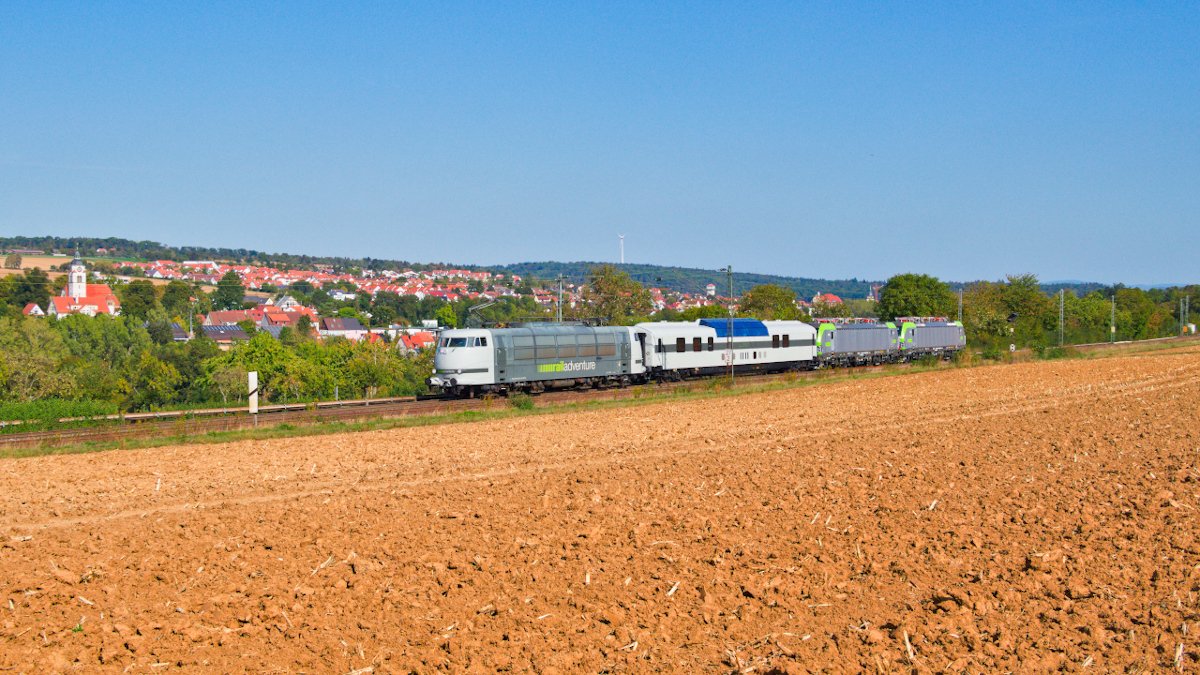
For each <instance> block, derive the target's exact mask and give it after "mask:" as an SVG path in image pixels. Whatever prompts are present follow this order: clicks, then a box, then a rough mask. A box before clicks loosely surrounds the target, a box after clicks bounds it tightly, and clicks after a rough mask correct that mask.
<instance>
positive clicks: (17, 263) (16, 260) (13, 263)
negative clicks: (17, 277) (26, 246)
mask: <svg viewBox="0 0 1200 675" xmlns="http://www.w3.org/2000/svg"><path fill="white" fill-rule="evenodd" d="M4 266H5V267H6V268H8V269H10V270H19V269H21V254H20V253H9V254H8V255H7V256H5V258H4Z"/></svg>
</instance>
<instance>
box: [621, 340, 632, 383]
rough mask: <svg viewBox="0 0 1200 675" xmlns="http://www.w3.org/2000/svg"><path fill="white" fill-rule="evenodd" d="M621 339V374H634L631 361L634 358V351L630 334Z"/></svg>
mask: <svg viewBox="0 0 1200 675" xmlns="http://www.w3.org/2000/svg"><path fill="white" fill-rule="evenodd" d="M621 338H622V339H621V372H622V373H629V372H632V370H631V368H630V361H632V359H633V357H632V356H631V355H630V354H631V352H632V351H633V350H632V348H631V346H630V340H629V334H627V333H626V334H623V335H621Z"/></svg>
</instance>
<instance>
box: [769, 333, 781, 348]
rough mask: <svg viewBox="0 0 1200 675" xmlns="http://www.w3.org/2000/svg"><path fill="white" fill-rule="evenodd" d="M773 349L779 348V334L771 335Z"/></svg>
mask: <svg viewBox="0 0 1200 675" xmlns="http://www.w3.org/2000/svg"><path fill="white" fill-rule="evenodd" d="M771 349H779V336H778V335H772V336H771Z"/></svg>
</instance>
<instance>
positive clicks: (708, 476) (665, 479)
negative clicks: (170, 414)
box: [0, 348, 1200, 673]
mask: <svg viewBox="0 0 1200 675" xmlns="http://www.w3.org/2000/svg"><path fill="white" fill-rule="evenodd" d="M1198 374H1200V350H1197V349H1196V348H1188V349H1181V350H1174V351H1164V352H1157V353H1153V354H1146V355H1140V356H1139V355H1135V356H1123V357H1119V358H1109V359H1101V360H1089V361H1060V362H1049V363H1026V364H1018V365H1009V366H992V367H984V368H975V369H957V370H944V371H934V372H927V373H920V374H912V375H906V376H900V377H889V378H880V379H872V380H856V381H846V382H840V383H831V384H825V385H821V386H815V387H806V388H798V389H792V390H786V391H777V392H771V393H763V394H753V395H745V396H738V397H722V398H717V399H708V400H687V401H676V402H670V403H657V404H653V405H645V406H639V407H626V408H616V409H610V410H604V411H594V412H586V413H574V414H552V415H543V416H536V417H522V418H512V419H507V420H501V421H489V422H476V423H471V424H461V425H447V426H440V427H428V428H421V429H404V430H391V431H381V432H370V433H359V434H346V435H340V436H324V437H316V438H306V439H292V440H274V441H247V442H238V443H230V444H225V445H193V446H187V447H174V448H159V449H149V450H139V451H113V452H104V453H96V454H90V455H76V456H61V457H42V458H35V459H23V460H6V461H3V462H0V569H2V572H0V584H2V592H3V596H2V597H0V603H2V604H0V621H2V624H0V666H4V667H7V668H6V669H16V670H28V671H47V670H71V669H86V670H94V669H98V668H110V669H112V670H114V671H125V670H129V671H132V672H167V671H169V670H172V669H174V668H176V667H177V666H192V667H194V668H197V669H200V670H204V671H233V670H243V669H255V670H275V671H279V672H294V671H309V672H313V671H317V672H335V673H347V672H351V671H358V672H360V673H365V672H372V670H373V672H396V671H409V670H416V671H421V672H429V671H434V670H453V671H477V672H492V671H495V670H504V669H511V670H515V671H528V670H535V671H540V672H555V671H557V672H579V671H592V672H594V671H616V672H631V671H636V672H643V671H651V670H667V671H697V670H699V671H708V672H729V671H735V670H737V671H746V670H747V669H750V668H753V669H755V670H756V671H757V672H766V671H770V670H771V669H780V670H785V671H805V670H835V671H877V670H881V671H895V670H907V669H910V668H916V669H919V670H922V671H925V670H932V671H938V670H952V671H957V670H961V669H968V668H969V669H971V670H973V671H997V670H1017V671H1026V672H1039V671H1046V670H1051V669H1057V668H1066V669H1068V670H1075V669H1082V668H1088V667H1089V666H1090V667H1091V669H1093V670H1095V671H1113V670H1126V669H1140V670H1167V669H1173V668H1176V667H1177V666H1182V667H1183V668H1184V669H1188V670H1192V669H1195V668H1196V667H1197V664H1198V661H1197V658H1198V657H1200V644H1198V643H1197V642H1196V640H1195V634H1196V632H1197V631H1200V613H1198V609H1197V592H1198V591H1200V540H1198V534H1200V528H1198V527H1197V508H1198V507H1200V494H1198V493H1200V483H1198V482H1197V481H1198V480H1200V464H1198V451H1200V434H1198V432H1197V426H1196V425H1197V421H1198V420H1197V418H1198V410H1200V382H1198V380H1197V375H1198Z"/></svg>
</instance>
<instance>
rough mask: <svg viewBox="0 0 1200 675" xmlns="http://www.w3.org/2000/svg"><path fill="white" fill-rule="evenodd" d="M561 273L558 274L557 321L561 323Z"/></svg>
mask: <svg viewBox="0 0 1200 675" xmlns="http://www.w3.org/2000/svg"><path fill="white" fill-rule="evenodd" d="M562 287H563V275H561V274H560V275H558V322H559V323H562V300H563V298H562V295H563V289H562Z"/></svg>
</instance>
